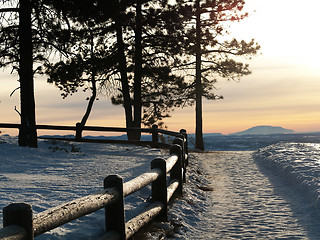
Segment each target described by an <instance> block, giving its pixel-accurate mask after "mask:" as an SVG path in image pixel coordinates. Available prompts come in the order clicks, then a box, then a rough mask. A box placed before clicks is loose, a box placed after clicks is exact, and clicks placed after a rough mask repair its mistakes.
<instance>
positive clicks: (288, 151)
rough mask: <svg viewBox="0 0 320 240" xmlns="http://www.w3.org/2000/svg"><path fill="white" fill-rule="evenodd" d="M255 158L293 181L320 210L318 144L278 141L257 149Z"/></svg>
mask: <svg viewBox="0 0 320 240" xmlns="http://www.w3.org/2000/svg"><path fill="white" fill-rule="evenodd" d="M255 158H256V160H257V161H258V162H260V163H261V164H263V165H264V166H266V167H268V168H270V169H272V171H276V172H278V173H279V174H280V175H281V176H282V177H283V179H285V180H287V181H290V182H291V183H293V184H294V185H295V186H296V187H297V188H299V190H300V191H301V193H302V194H304V195H306V197H307V198H308V200H309V202H310V203H311V204H312V205H313V206H314V207H315V209H317V210H320V144H316V143H279V144H275V145H271V146H269V147H266V148H262V149H259V150H258V151H257V152H256V153H255Z"/></svg>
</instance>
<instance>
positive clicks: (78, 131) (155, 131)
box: [0, 123, 188, 147]
mask: <svg viewBox="0 0 320 240" xmlns="http://www.w3.org/2000/svg"><path fill="white" fill-rule="evenodd" d="M20 126H21V125H20V124H12V123H0V128H17V129H19V128H20ZM36 129H41V130H61V131H74V132H75V138H54V139H56V140H67V141H78V142H96V143H130V144H142V145H143V144H144V145H146V144H148V145H152V146H154V147H169V146H170V144H166V143H163V142H160V141H159V133H161V134H164V135H168V136H173V137H178V136H179V135H181V134H183V135H185V134H186V130H184V129H181V130H180V132H174V131H168V130H164V129H159V128H158V125H156V124H155V125H153V126H152V128H121V127H99V126H84V127H81V126H80V123H77V124H76V126H57V125H36ZM83 131H96V132H122V133H126V132H130V131H138V132H140V133H149V134H152V141H128V140H111V139H85V138H83V137H82V132H83ZM180 137H181V136H180ZM41 138H43V139H53V138H52V137H41ZM187 144H188V143H187Z"/></svg>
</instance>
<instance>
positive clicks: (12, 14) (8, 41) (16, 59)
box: [0, 0, 63, 147]
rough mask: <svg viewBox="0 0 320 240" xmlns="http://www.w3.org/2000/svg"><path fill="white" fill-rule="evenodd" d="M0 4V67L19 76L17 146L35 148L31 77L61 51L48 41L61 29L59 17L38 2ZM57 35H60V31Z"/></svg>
mask: <svg viewBox="0 0 320 240" xmlns="http://www.w3.org/2000/svg"><path fill="white" fill-rule="evenodd" d="M1 3H2V4H3V8H2V9H1V10H0V13H1V17H0V19H1V21H0V22H1V23H0V59H1V62H0V67H9V66H11V67H12V69H13V72H14V71H16V72H17V73H18V75H19V82H20V87H19V90H20V101H21V109H20V112H19V111H18V110H16V111H17V112H18V113H19V115H20V119H21V127H20V129H19V145H20V146H30V147H37V131H36V120H35V119H36V118H35V100H34V81H33V75H34V74H35V73H36V72H38V71H39V70H40V69H41V65H42V64H43V63H45V62H47V61H48V58H49V55H50V53H51V52H52V51H53V50H54V49H56V50H59V51H60V50H62V46H63V41H60V44H59V46H58V45H57V46H55V45H54V44H52V41H51V40H52V39H53V38H57V35H56V33H58V32H57V31H56V29H59V30H60V29H61V25H62V24H61V21H60V19H61V18H59V17H58V18H57V16H59V13H57V12H55V11H54V10H53V9H51V8H50V7H49V6H47V5H45V3H44V1H41V0H39V1H31V0H19V1H18V0H16V1H15V0H2V1H1ZM59 34H60V36H62V32H61V31H59ZM60 39H62V38H60ZM35 63H36V64H35ZM35 65H36V66H37V67H36V68H35V69H34V66H35Z"/></svg>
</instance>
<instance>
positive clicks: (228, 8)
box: [177, 0, 260, 150]
mask: <svg viewBox="0 0 320 240" xmlns="http://www.w3.org/2000/svg"><path fill="white" fill-rule="evenodd" d="M177 2H178V5H179V7H180V11H182V12H187V14H186V15H187V16H189V17H188V18H187V21H186V28H187V32H186V36H187V38H186V39H187V40H186V41H185V42H184V49H185V54H186V56H188V61H185V63H184V64H183V65H181V68H182V69H183V68H184V69H192V68H193V69H194V72H195V76H194V77H195V84H194V87H195V95H194V98H195V99H196V131H195V133H196V145H195V148H196V149H200V150H203V149H204V142H203V133H202V131H203V130H202V97H206V98H207V99H221V98H222V96H218V95H215V94H214V93H212V91H211V90H212V89H213V88H214V84H215V82H216V81H217V80H216V79H217V77H222V78H227V79H233V80H235V79H236V80H237V79H240V77H242V76H245V75H248V74H250V73H251V71H250V70H249V65H248V64H244V63H242V62H238V61H237V60H235V59H233V58H232V57H236V59H238V57H241V56H252V55H255V54H256V53H257V51H258V50H259V48H260V46H259V45H258V44H257V43H256V42H255V41H254V40H252V41H250V42H245V41H238V40H236V39H232V40H225V39H223V37H224V36H225V35H227V34H228V32H227V31H226V27H227V26H226V22H230V21H240V20H242V19H243V18H245V17H247V13H243V12H242V10H243V7H244V4H245V1H244V0H192V1H188V0H186V1H184V0H180V1H177ZM190 25H191V27H190ZM192 56H194V57H192Z"/></svg>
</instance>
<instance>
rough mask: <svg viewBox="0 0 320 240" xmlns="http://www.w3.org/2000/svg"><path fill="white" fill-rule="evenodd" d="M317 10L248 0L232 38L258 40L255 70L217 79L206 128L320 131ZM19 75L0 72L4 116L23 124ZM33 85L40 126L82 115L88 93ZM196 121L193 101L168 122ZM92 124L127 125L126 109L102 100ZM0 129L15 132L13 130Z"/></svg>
mask: <svg viewBox="0 0 320 240" xmlns="http://www.w3.org/2000/svg"><path fill="white" fill-rule="evenodd" d="M319 9H320V2H319V1H317V0H305V1H298V0H280V1H279V0H268V1H266V0H246V10H247V11H248V12H249V13H250V16H249V17H248V18H247V19H246V20H243V21H242V22H240V23H234V24H232V26H231V28H230V32H231V36H232V37H235V38H237V39H239V40H242V39H244V40H251V39H252V38H254V39H255V40H256V41H257V42H258V43H259V44H260V45H261V54H260V55H259V56H256V57H253V58H252V59H251V60H249V61H248V63H249V64H250V66H251V70H252V72H253V74H251V75H250V76H248V77H245V78H242V79H241V81H240V82H239V83H238V82H228V81H226V80H222V81H220V82H219V83H218V84H217V85H216V88H217V90H216V94H221V95H223V96H224V100H219V101H210V102H208V101H204V106H203V111H204V113H203V120H204V132H208V133H209V132H220V133H224V134H228V133H232V132H237V131H242V130H245V129H247V128H250V127H253V126H257V125H272V126H282V127H285V128H290V129H293V130H295V131H297V132H302V131H320V126H319V124H318V122H319V120H320V94H319V93H320V81H319V80H320V61H319V60H318V57H319V56H320V47H319V46H318V43H319V42H320V33H319V31H318V30H317V25H318V22H319V20H318V11H319ZM245 61H247V60H245ZM16 79H17V77H12V76H8V74H6V73H0V84H1V88H0V101H1V102H0V108H1V111H0V122H5V123H19V117H18V114H17V113H16V112H15V111H14V106H19V92H16V93H15V94H14V95H13V97H11V98H10V97H9V95H10V93H11V92H12V90H13V89H15V88H16V87H18V82H16V81H15V80H16ZM35 85H36V89H35V94H36V104H37V108H36V111H37V116H36V118H37V123H38V124H55V125H61V124H63V125H75V123H76V122H77V121H80V120H81V117H82V115H83V113H84V111H85V108H86V103H87V102H86V101H85V98H86V96H87V95H89V94H86V93H82V92H81V93H78V94H75V95H74V96H72V97H68V98H67V99H65V100H62V99H61V97H60V92H59V90H58V89H56V88H55V87H54V86H52V85H48V84H47V83H46V80H45V79H42V78H40V77H37V78H36V80H35ZM194 119H195V115H194V107H192V108H184V109H177V110H175V111H174V112H173V114H172V118H170V119H167V120H166V124H167V126H168V128H169V129H170V130H179V129H180V128H185V129H187V131H188V132H190V133H191V132H194V129H195V120H194ZM88 125H99V126H115V127H116V126H119V127H124V126H125V123H124V112H123V109H122V108H121V107H120V106H112V105H111V104H110V102H109V100H107V99H104V98H100V100H99V101H97V102H96V103H95V105H94V108H93V112H92V115H91V116H90V119H89V121H88ZM0 131H2V132H3V133H10V130H9V129H0ZM51 133H52V134H56V132H51ZM40 134H41V133H40ZM100 134H102V133H99V134H98V135H100Z"/></svg>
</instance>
